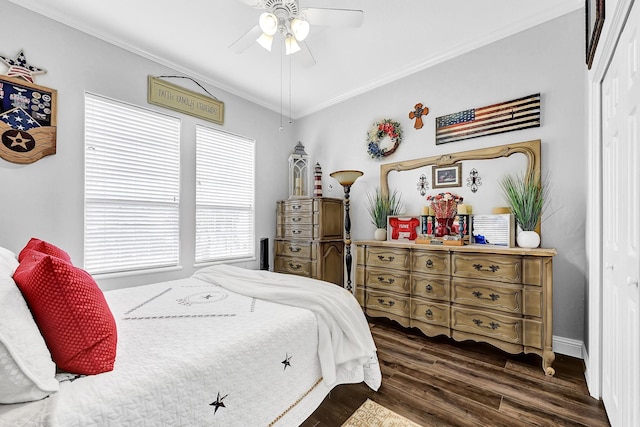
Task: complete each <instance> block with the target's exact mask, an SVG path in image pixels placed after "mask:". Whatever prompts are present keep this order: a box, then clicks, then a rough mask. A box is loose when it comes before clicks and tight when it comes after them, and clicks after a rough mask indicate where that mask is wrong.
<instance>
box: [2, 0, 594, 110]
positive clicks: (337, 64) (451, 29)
mask: <svg viewBox="0 0 640 427" xmlns="http://www.w3.org/2000/svg"><path fill="white" fill-rule="evenodd" d="M10 1H11V2H13V3H15V4H17V5H19V6H23V7H25V8H28V9H31V10H33V11H35V12H38V13H41V14H43V15H46V16H48V17H50V18H52V19H54V20H57V21H60V22H62V23H64V24H67V25H69V26H71V27H74V28H77V29H79V30H81V31H83V32H86V33H89V34H91V35H93V36H96V37H99V38H101V39H104V40H106V41H108V42H110V43H113V44H115V45H117V46H120V47H123V48H125V49H127V50H130V51H132V52H135V53H138V54H141V55H143V56H145V57H147V58H151V59H153V60H156V61H158V62H160V63H162V64H165V65H168V66H170V67H172V68H174V69H176V70H177V71H179V72H180V73H183V74H184V75H187V76H189V77H192V78H194V79H196V80H198V81H200V82H201V83H204V82H206V83H209V84H212V85H214V86H217V87H219V88H220V89H224V90H227V91H229V92H231V93H234V94H236V95H239V96H241V97H243V98H246V99H248V100H250V101H253V102H255V103H257V104H259V105H262V106H264V107H267V108H270V109H272V110H274V111H276V112H281V111H283V112H284V114H285V115H289V114H288V113H289V106H291V114H290V115H291V117H292V118H299V117H302V116H305V115H307V114H310V113H312V112H314V111H318V110H320V109H322V108H325V107H328V106H330V105H332V104H335V103H337V102H340V101H342V100H345V99H347V98H350V97H352V96H355V95H357V94H360V93H363V92H365V91H367V90H370V89H373V88H375V87H378V86H380V85H383V84H385V83H388V82H390V81H393V80H395V79H397V78H400V77H403V76H406V75H409V74H412V73H414V72H416V71H419V70H422V69H424V68H427V67H429V66H432V65H434V64H437V63H439V62H442V61H444V60H447V59H449V58H452V57H454V56H456V55H460V54H462V53H465V52H468V51H470V50H472V49H475V48H477V47H480V46H483V45H485V44H488V43H491V42H494V41H496V40H499V39H501V38H504V37H507V36H509V35H511V34H514V33H517V32H519V31H522V30H525V29H527V28H530V27H533V26H535V25H538V24H540V23H543V22H545V21H548V20H550V19H553V18H556V17H558V16H561V15H564V14H566V13H569V12H572V11H574V10H577V9H581V8H583V7H584V1H583V0H535V1H532V0H484V1H480V0H394V1H390V0H300V1H299V3H300V7H301V8H304V7H321V8H345V9H360V10H363V11H364V20H363V23H362V26H360V27H358V28H342V27H329V26H325V27H320V26H312V27H311V31H310V34H309V36H308V38H307V40H306V43H307V45H308V47H309V49H310V50H311V52H312V53H313V56H314V58H315V60H316V65H314V66H313V67H304V66H303V65H302V64H301V61H300V60H299V57H296V55H299V54H294V55H291V56H286V57H283V56H282V55H281V52H280V51H281V49H279V47H276V45H277V44H278V43H277V42H275V41H274V49H273V51H272V52H271V53H269V52H268V51H266V50H264V49H263V48H262V47H260V46H259V45H258V44H257V43H256V44H255V45H254V46H252V47H250V48H249V49H247V50H246V51H244V52H243V53H240V54H237V53H235V52H234V51H233V50H232V49H229V46H230V45H231V44H232V43H233V42H235V41H236V40H237V39H238V38H240V37H241V36H242V35H243V34H244V33H245V32H246V31H247V30H248V29H250V28H251V27H253V26H254V25H255V24H256V23H257V20H258V17H259V15H260V13H261V10H258V9H254V8H252V7H250V6H247V5H246V4H244V3H242V2H241V1H239V0H182V1H178V0H155V1H135V0H109V1H104V0H103V1H100V0H85V1H78V0H10ZM276 37H277V36H276ZM276 40H279V41H280V43H283V42H282V39H281V38H276ZM289 69H291V79H289ZM281 81H282V83H281ZM176 83H178V84H180V82H176ZM289 89H291V90H289ZM214 95H215V93H214ZM223 100H224V99H223Z"/></svg>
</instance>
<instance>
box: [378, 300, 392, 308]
mask: <svg viewBox="0 0 640 427" xmlns="http://www.w3.org/2000/svg"><path fill="white" fill-rule="evenodd" d="M378 302H379V303H380V305H388V306H389V307H393V305H394V304H395V303H396V302H395V301H389V302H386V301H385V300H383V299H382V298H378Z"/></svg>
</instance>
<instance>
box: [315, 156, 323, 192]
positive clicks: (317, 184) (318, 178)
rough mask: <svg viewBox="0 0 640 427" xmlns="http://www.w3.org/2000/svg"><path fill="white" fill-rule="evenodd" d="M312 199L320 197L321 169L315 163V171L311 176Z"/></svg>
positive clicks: (318, 164)
mask: <svg viewBox="0 0 640 427" xmlns="http://www.w3.org/2000/svg"><path fill="white" fill-rule="evenodd" d="M313 197H322V168H321V167H320V163H316V171H315V173H314V176H313Z"/></svg>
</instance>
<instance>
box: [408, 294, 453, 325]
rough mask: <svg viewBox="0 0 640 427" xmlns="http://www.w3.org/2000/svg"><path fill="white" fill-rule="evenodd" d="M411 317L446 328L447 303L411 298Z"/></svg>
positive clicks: (447, 320) (447, 319)
mask: <svg viewBox="0 0 640 427" xmlns="http://www.w3.org/2000/svg"><path fill="white" fill-rule="evenodd" d="M411 319H412V320H417V321H419V322H423V323H429V324H432V325H438V326H444V327H445V328H448V327H449V305H448V304H441V303H437V302H433V301H426V300H422V299H419V298H411Z"/></svg>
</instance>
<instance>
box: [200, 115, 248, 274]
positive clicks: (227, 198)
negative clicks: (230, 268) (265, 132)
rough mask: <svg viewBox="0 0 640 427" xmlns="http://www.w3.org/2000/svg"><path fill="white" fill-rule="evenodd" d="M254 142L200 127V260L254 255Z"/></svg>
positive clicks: (223, 259)
mask: <svg viewBox="0 0 640 427" xmlns="http://www.w3.org/2000/svg"><path fill="white" fill-rule="evenodd" d="M254 181H255V141H254V140H252V139H248V138H244V137H241V136H237V135H233V134H230V133H228V132H223V131H219V130H214V129H210V128H207V127H204V126H196V248H195V249H196V262H198V263H202V262H210V261H226V260H236V259H246V258H252V257H254V256H255V226H254V222H255V220H254V199H255V194H254Z"/></svg>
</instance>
